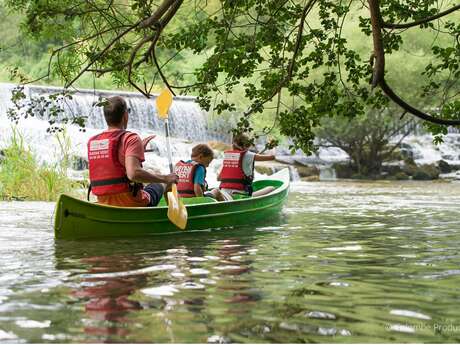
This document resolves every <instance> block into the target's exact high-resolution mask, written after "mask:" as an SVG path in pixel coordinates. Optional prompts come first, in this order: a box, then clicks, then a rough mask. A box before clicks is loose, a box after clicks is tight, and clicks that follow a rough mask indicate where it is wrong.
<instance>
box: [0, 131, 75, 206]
mask: <svg viewBox="0 0 460 345" xmlns="http://www.w3.org/2000/svg"><path fill="white" fill-rule="evenodd" d="M58 135H59V136H60V137H58V142H59V146H60V151H62V152H61V153H60V154H61V157H62V159H61V160H59V161H58V162H57V163H54V164H45V163H42V164H40V163H39V162H38V160H37V158H36V156H35V155H34V153H33V152H32V151H31V150H30V148H29V147H28V146H27V144H26V143H25V141H24V137H23V135H22V134H21V133H20V132H19V131H18V130H17V129H16V128H15V127H12V136H11V139H10V142H9V144H8V146H7V147H6V148H4V149H3V158H2V160H1V162H0V197H1V198H2V199H4V200H42V201H55V200H56V199H57V197H58V196H59V194H61V193H70V194H78V192H77V191H78V188H81V185H79V184H78V183H77V182H75V181H72V180H71V179H69V178H68V177H67V169H68V167H69V158H68V157H69V149H70V147H71V145H70V139H69V138H68V136H66V134H65V132H64V133H61V134H58Z"/></svg>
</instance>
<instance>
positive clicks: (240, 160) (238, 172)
mask: <svg viewBox="0 0 460 345" xmlns="http://www.w3.org/2000/svg"><path fill="white" fill-rule="evenodd" d="M232 146H233V150H227V151H225V152H224V162H223V165H222V170H221V172H220V174H219V176H218V178H217V179H218V180H219V181H221V184H220V189H222V191H224V192H226V193H229V194H230V195H232V194H243V195H248V196H254V197H255V196H261V195H265V194H268V193H270V192H271V191H273V190H274V189H275V188H274V187H265V188H263V189H261V190H258V191H257V192H254V193H253V191H252V180H253V179H254V162H255V161H270V160H274V159H275V156H274V155H262V154H256V153H254V152H250V151H248V149H249V147H250V143H249V138H248V137H247V136H246V135H244V134H239V135H236V136H234V137H233V143H232Z"/></svg>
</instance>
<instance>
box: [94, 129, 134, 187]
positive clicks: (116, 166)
mask: <svg viewBox="0 0 460 345" xmlns="http://www.w3.org/2000/svg"><path fill="white" fill-rule="evenodd" d="M125 133H127V131H125V130H122V129H121V130H119V131H110V132H102V133H100V134H98V135H95V136H94V137H92V138H91V139H89V141H88V162H89V180H90V188H91V191H92V192H93V194H94V195H97V196H101V195H111V194H118V193H124V192H129V191H130V190H131V188H130V185H129V182H130V181H129V179H128V177H127V176H126V169H125V167H124V166H123V165H121V163H120V162H119V160H118V147H119V145H120V141H121V139H122V137H123V135H124V134H125Z"/></svg>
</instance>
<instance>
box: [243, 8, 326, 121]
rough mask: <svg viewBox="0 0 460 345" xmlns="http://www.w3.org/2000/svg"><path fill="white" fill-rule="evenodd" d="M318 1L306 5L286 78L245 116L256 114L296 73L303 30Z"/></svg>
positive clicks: (245, 113) (246, 112)
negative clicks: (257, 109)
mask: <svg viewBox="0 0 460 345" xmlns="http://www.w3.org/2000/svg"><path fill="white" fill-rule="evenodd" d="M316 1H317V0H310V1H309V2H308V3H307V4H306V5H305V7H304V8H303V11H302V16H301V17H300V23H299V26H298V30H297V38H296V42H295V47H294V52H293V54H292V58H291V61H290V62H289V66H288V69H287V74H286V76H285V77H284V78H283V79H282V80H281V81H280V83H279V84H278V86H277V87H276V88H275V89H274V90H273V92H272V93H271V95H270V96H269V97H267V98H266V99H265V100H263V101H262V102H258V103H257V104H256V105H253V106H251V107H250V108H249V109H248V110H247V111H245V112H244V116H248V115H250V114H251V113H253V112H254V110H255V109H256V108H257V107H259V106H261V105H263V104H265V103H267V102H269V101H270V100H271V99H272V98H273V97H275V96H276V94H277V93H278V92H280V90H281V89H282V88H283V87H284V86H285V85H286V84H287V83H288V82H289V81H290V80H291V79H292V75H293V73H294V67H295V63H296V59H297V55H298V53H299V51H300V45H301V43H302V35H303V28H304V25H305V19H306V17H307V15H308V13H309V12H310V11H311V9H312V8H313V6H314V5H315V3H316Z"/></svg>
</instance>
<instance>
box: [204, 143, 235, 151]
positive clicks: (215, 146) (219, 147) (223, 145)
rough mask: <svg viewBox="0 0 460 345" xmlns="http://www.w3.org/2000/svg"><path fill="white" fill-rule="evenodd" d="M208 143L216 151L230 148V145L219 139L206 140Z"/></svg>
mask: <svg viewBox="0 0 460 345" xmlns="http://www.w3.org/2000/svg"><path fill="white" fill-rule="evenodd" d="M208 145H209V146H210V147H211V148H212V149H213V150H216V151H226V150H231V149H232V146H231V145H229V144H226V143H223V142H221V141H208Z"/></svg>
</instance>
